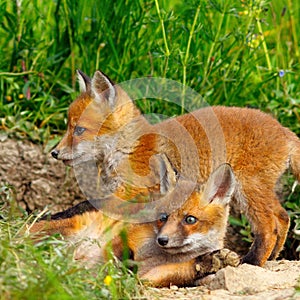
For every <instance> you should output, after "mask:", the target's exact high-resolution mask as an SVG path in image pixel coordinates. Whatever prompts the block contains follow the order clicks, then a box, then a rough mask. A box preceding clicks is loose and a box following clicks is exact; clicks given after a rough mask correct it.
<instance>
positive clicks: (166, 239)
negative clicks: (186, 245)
mask: <svg viewBox="0 0 300 300" xmlns="http://www.w3.org/2000/svg"><path fill="white" fill-rule="evenodd" d="M157 242H158V244H159V245H160V246H166V245H167V244H168V242H169V237H168V236H167V235H162V236H159V237H158V238H157Z"/></svg>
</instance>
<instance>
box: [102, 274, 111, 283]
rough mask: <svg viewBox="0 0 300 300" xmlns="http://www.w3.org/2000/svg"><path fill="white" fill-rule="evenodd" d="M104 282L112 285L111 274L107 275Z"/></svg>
mask: <svg viewBox="0 0 300 300" xmlns="http://www.w3.org/2000/svg"><path fill="white" fill-rule="evenodd" d="M103 282H104V284H106V285H110V284H111V282H112V277H111V276H110V275H106V276H105V278H104V280H103Z"/></svg>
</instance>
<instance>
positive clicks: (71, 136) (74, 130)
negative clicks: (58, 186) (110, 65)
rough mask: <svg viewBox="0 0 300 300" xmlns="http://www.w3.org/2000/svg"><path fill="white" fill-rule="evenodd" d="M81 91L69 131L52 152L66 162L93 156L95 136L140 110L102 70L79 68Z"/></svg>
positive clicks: (119, 126)
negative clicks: (88, 71) (92, 71)
mask: <svg viewBox="0 0 300 300" xmlns="http://www.w3.org/2000/svg"><path fill="white" fill-rule="evenodd" d="M77 77H78V81H79V86H80V92H81V93H80V95H79V96H78V98H77V99H76V100H75V101H74V102H73V103H72V104H71V105H70V107H69V111H68V127H67V131H66V133H65V135H64V137H63V138H62V140H61V141H60V143H59V144H58V145H57V146H56V148H55V149H54V150H53V151H52V152H51V155H52V156H53V157H54V158H56V159H58V160H62V161H63V162H64V163H65V164H66V165H75V164H78V163H82V162H85V161H88V160H93V158H94V155H95V139H96V138H97V137H99V136H104V135H113V134H114V133H115V132H117V131H120V130H121V129H122V128H123V127H124V126H126V125H127V124H128V123H130V121H131V120H132V119H134V118H135V117H136V116H138V115H139V114H140V112H139V111H138V109H137V108H136V107H135V105H134V103H133V101H132V100H131V99H130V97H129V96H128V95H127V93H126V92H125V91H124V90H123V89H121V88H120V87H119V86H117V85H114V84H113V82H112V81H111V80H110V79H109V78H108V77H107V76H106V75H105V74H104V73H102V72H100V71H96V72H95V74H94V76H93V78H92V79H90V78H89V77H88V76H87V75H85V74H84V73H83V72H81V71H79V70H78V71H77Z"/></svg>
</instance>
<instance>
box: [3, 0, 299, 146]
mask: <svg viewBox="0 0 300 300" xmlns="http://www.w3.org/2000/svg"><path fill="white" fill-rule="evenodd" d="M299 5H300V4H299V1H296V0H288V1H287V3H285V2H284V1H282V0H280V1H272V2H271V1H264V0H251V1H250V0H243V1H241V0H233V1H229V0H224V1H216V0H206V1H199V2H196V1H190V2H187V3H186V2H184V1H179V0H173V1H162V0H155V1H154V2H152V1H140V0H133V1H118V2H115V1H107V0H104V1H96V0H89V1H88V2H86V1H83V0H76V1H71V0H57V1H54V0H53V1H48V2H47V4H46V3H45V2H44V1H38V0H34V1H32V0H22V1H18V0H14V1H8V0H1V1H0V24H1V26H0V42H1V45H2V47H1V49H0V118H1V123H0V124H1V125H0V126H2V129H5V130H6V132H9V133H13V134H17V135H18V136H27V137H29V138H30V139H32V140H34V141H39V142H44V143H47V142H48V139H49V138H52V137H53V134H57V133H61V131H63V130H64V128H65V121H66V119H65V117H66V109H67V107H68V104H69V103H70V102H71V100H72V99H73V98H74V97H75V90H76V77H75V69H77V68H80V69H82V70H83V71H85V72H86V73H87V74H90V75H92V74H93V72H94V71H95V70H96V69H101V70H103V71H104V72H105V73H107V74H109V76H110V77H111V78H112V79H113V80H115V81H116V82H122V81H124V80H128V79H130V78H138V77H144V76H155V77H157V76H158V77H167V78H169V79H173V80H176V81H179V82H181V83H183V84H186V85H188V86H190V87H192V88H194V89H195V90H196V91H198V92H199V93H200V94H201V95H202V96H203V98H204V100H205V101H206V102H207V103H209V104H210V105H213V104H224V105H237V106H252V107H258V108H261V109H263V110H265V111H268V112H271V113H272V114H274V115H275V116H276V117H277V118H278V119H279V120H280V121H281V122H282V123H283V124H284V125H286V126H289V127H290V128H291V129H292V130H294V131H295V132H296V133H299V132H300V129H299V126H300V125H299V124H300V122H299V118H300V117H299V105H300V103H299V102H300V99H299V93H300V92H299V89H298V88H297V87H298V82H299V73H300V72H299V42H298V40H299V38H298V32H299V29H300V28H299V26H300V25H299V24H300V23H299V11H300V9H299V8H300V7H299ZM182 104H183V106H184V105H185V103H184V100H183V102H182ZM140 105H141V108H142V110H143V111H144V112H145V113H149V112H156V113H164V114H168V115H174V114H179V113H181V112H183V111H184V107H183V108H180V107H172V106H171V105H166V104H163V105H162V104H161V103H160V102H156V101H154V100H153V101H151V103H150V104H149V103H148V104H146V105H143V103H140ZM195 106H197V103H195Z"/></svg>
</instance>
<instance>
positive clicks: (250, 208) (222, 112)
mask: <svg viewBox="0 0 300 300" xmlns="http://www.w3.org/2000/svg"><path fill="white" fill-rule="evenodd" d="M78 78H79V84H80V89H81V94H80V95H79V97H78V98H77V99H76V100H75V101H74V102H73V103H72V104H71V105H70V108H69V111H68V128H67V132H66V134H65V136H64V137H63V138H62V140H61V141H60V143H59V144H58V145H57V147H56V148H55V149H54V150H53V151H52V156H53V157H54V158H56V159H58V160H62V161H63V162H64V163H65V164H66V165H69V166H74V167H77V166H79V165H81V164H83V163H86V162H88V161H91V160H94V161H95V162H96V164H97V168H98V170H99V178H98V179H97V180H98V182H99V183H100V184H99V185H98V186H97V188H98V191H97V192H98V195H100V196H105V195H108V194H110V193H114V194H115V195H117V196H118V197H120V198H123V199H126V197H128V191H133V192H132V195H131V196H132V197H134V196H135V195H134V193H135V191H138V190H139V189H138V188H137V186H138V187H141V186H145V187H147V188H149V183H148V178H151V176H152V175H151V174H152V173H151V172H152V170H151V167H150V162H151V158H152V157H153V156H154V155H155V154H158V153H165V154H166V155H167V157H168V159H169V160H170V161H171V164H172V165H173V166H174V168H175V169H176V170H178V171H179V172H180V173H181V174H182V175H183V176H184V177H185V178H187V179H190V180H196V181H197V182H198V183H200V184H201V183H203V182H205V181H206V180H207V179H208V177H209V175H210V173H211V172H212V170H214V169H215V168H216V167H217V166H218V165H220V164H222V163H228V164H230V165H231V166H232V169H233V171H234V173H235V176H236V179H237V188H236V190H235V193H234V195H233V197H234V198H235V200H236V201H235V203H236V205H238V207H239V208H240V210H241V211H242V212H244V213H245V214H246V216H247V218H248V219H249V221H250V223H251V227H252V231H253V234H254V242H253V244H252V247H251V249H250V251H249V252H248V254H247V255H246V256H245V257H244V258H243V259H242V261H243V262H244V263H250V264H254V265H260V266H261V265H263V264H264V263H265V262H266V260H267V259H275V258H276V257H277V256H278V254H279V252H280V251H281V249H282V248H283V245H284V242H285V239H286V235H287V231H288V228H289V217H288V214H287V212H286V211H285V210H284V209H283V208H282V206H281V205H280V203H279V200H278V198H277V195H276V193H275V186H276V183H277V182H278V179H279V178H280V176H281V175H282V174H283V173H284V171H285V170H286V169H287V168H288V167H289V166H290V167H291V169H292V171H293V173H294V175H295V176H296V178H297V180H300V142H299V139H298V138H297V136H296V135H295V134H294V133H292V132H291V131H290V130H288V129H287V128H284V127H283V126H281V125H280V124H279V123H278V122H277V121H276V120H275V119H273V118H272V117H271V116H269V115H267V114H265V113H263V112H261V111H259V110H255V109H248V108H236V107H221V106H216V107H206V108H202V109H199V110H196V111H194V112H192V113H189V114H185V115H182V116H179V117H176V118H171V119H168V120H166V121H163V122H160V123H158V124H155V125H152V124H150V123H149V122H148V121H147V120H146V118H145V117H144V116H143V115H142V114H141V113H140V111H139V110H138V108H137V107H136V106H135V105H134V103H133V101H132V100H131V99H130V97H129V96H128V95H127V93H126V92H125V91H124V90H123V89H122V88H121V87H120V86H118V85H114V84H113V83H112V81H111V80H110V79H109V78H108V77H107V76H106V75H105V74H103V73H102V72H100V71H96V72H95V74H94V76H93V78H92V79H90V78H89V77H88V76H87V75H85V74H84V73H82V72H81V71H78ZM150 181H151V180H150Z"/></svg>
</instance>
